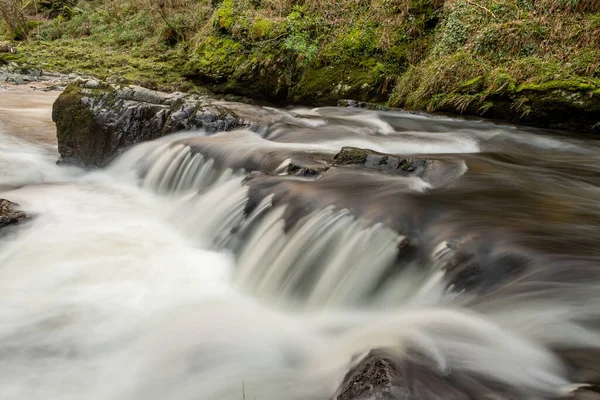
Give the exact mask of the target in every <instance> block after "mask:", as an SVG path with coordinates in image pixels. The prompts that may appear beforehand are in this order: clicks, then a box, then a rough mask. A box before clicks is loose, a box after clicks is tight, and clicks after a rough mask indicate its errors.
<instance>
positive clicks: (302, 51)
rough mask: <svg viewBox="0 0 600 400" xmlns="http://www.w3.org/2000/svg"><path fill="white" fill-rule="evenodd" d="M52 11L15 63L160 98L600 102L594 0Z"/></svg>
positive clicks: (230, 2)
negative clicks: (170, 93) (201, 90)
mask: <svg viewBox="0 0 600 400" xmlns="http://www.w3.org/2000/svg"><path fill="white" fill-rule="evenodd" d="M0 1H17V0H0ZM38 1H39V2H41V1H42V0H38ZM57 3H60V4H58V6H57ZM63 3H64V4H63ZM53 4H54V5H53V6H52V7H54V8H52V7H50V10H49V9H46V10H41V9H36V10H34V11H32V10H31V9H30V8H27V7H26V8H22V10H23V13H24V15H25V16H26V17H27V19H28V22H27V26H28V28H27V29H28V32H27V35H28V38H29V40H26V41H24V42H23V43H22V44H21V45H20V47H19V49H20V50H21V51H20V52H19V54H17V55H16V56H11V57H14V60H16V61H20V62H26V63H30V64H35V65H41V66H42V67H44V68H47V69H49V70H57V71H64V72H66V71H69V72H70V71H73V72H83V73H90V74H94V75H98V76H99V77H102V78H104V77H109V76H118V77H120V79H123V80H126V81H129V82H136V83H142V84H144V85H146V86H150V87H158V88H169V87H174V88H183V89H192V88H194V87H195V84H198V83H200V84H202V85H207V86H209V87H210V88H212V89H213V90H216V91H220V92H226V93H227V92H230V93H235V94H243V95H246V96H251V97H256V98H266V99H269V100H276V101H283V102H296V103H298V102H299V103H311V104H333V103H335V102H336V101H337V100H338V99H339V98H349V97H351V98H355V99H357V100H362V101H373V102H379V103H383V102H387V103H388V104H389V105H390V106H400V107H405V108H416V109H426V110H429V111H435V110H444V111H454V112H468V113H480V114H485V113H487V112H490V111H492V110H494V105H495V104H499V103H498V102H499V100H501V101H502V102H504V103H505V102H508V103H509V107H510V109H512V110H516V112H518V113H519V114H520V115H527V114H528V113H530V112H531V110H530V105H531V103H530V102H528V101H526V100H524V99H522V98H520V97H519V96H520V93H522V92H523V90H524V88H527V90H528V92H534V91H537V92H540V91H544V90H546V91H556V90H558V89H557V88H560V90H562V91H582V92H585V93H589V94H590V96H591V97H594V96H596V95H595V93H597V92H598V90H600V89H599V88H600V2H599V1H598V0H535V1H534V0H445V1H444V0H372V1H367V0H339V1H335V2H331V1H326V0H304V1H302V2H298V1H295V0H161V1H159V2H157V1H155V0H95V1H87V0H80V1H79V3H77V5H73V4H71V3H68V4H67V3H66V2H61V1H57V0H54V3H53ZM61 4H62V6H61ZM61 7H62V8H61ZM52 13H53V15H52V18H50V16H51V15H50V14H52ZM57 13H58V14H57ZM13 31H14V29H11V28H9V27H8V25H7V24H5V25H4V28H0V34H4V35H5V36H10V35H14V32H13ZM534 88H535V90H534Z"/></svg>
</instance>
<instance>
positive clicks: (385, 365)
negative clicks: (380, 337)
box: [332, 351, 408, 400]
mask: <svg viewBox="0 0 600 400" xmlns="http://www.w3.org/2000/svg"><path fill="white" fill-rule="evenodd" d="M407 394H408V393H406V390H405V389H404V388H403V385H402V379H401V377H400V376H399V371H398V368H397V367H396V365H395V363H394V361H393V360H392V359H391V358H389V357H386V356H385V355H384V354H382V353H381V352H379V351H374V352H371V353H370V354H369V355H368V356H367V357H365V359H364V360H363V361H361V362H360V363H359V364H358V366H357V367H355V368H354V369H353V370H351V371H350V372H348V374H346V376H345V378H344V382H343V383H342V385H341V387H340V388H339V389H338V391H337V393H336V394H335V395H334V396H333V398H332V400H360V399H376V400H396V399H404V398H408V396H407Z"/></svg>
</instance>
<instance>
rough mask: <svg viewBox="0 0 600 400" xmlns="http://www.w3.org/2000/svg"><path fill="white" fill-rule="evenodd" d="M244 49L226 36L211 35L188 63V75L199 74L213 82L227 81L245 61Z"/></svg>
mask: <svg viewBox="0 0 600 400" xmlns="http://www.w3.org/2000/svg"><path fill="white" fill-rule="evenodd" d="M243 52H244V48H243V46H242V45H241V44H240V43H239V42H236V41H235V40H233V39H231V38H228V37H225V36H215V35H209V36H206V37H205V38H204V40H202V42H200V43H199V44H198V46H197V47H196V49H195V50H194V53H193V54H192V56H191V57H190V59H189V60H188V62H187V63H186V65H185V67H184V71H185V73H187V74H190V75H194V74H199V75H202V76H206V77H208V78H209V79H212V80H220V79H225V78H226V77H228V76H231V75H233V74H234V73H235V72H236V69H237V68H238V66H239V64H240V63H241V62H242V61H243V60H242V58H243V57H244V54H243Z"/></svg>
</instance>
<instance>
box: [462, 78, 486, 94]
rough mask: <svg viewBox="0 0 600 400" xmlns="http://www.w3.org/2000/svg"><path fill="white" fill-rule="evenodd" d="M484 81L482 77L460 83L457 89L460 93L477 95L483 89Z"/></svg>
mask: <svg viewBox="0 0 600 400" xmlns="http://www.w3.org/2000/svg"><path fill="white" fill-rule="evenodd" d="M484 81H485V79H484V78H483V76H482V75H479V76H478V77H476V78H473V79H469V80H468V81H466V82H464V83H462V84H461V85H460V87H459V89H458V91H459V92H461V93H471V94H472V93H477V92H479V91H481V89H482V88H483V84H484Z"/></svg>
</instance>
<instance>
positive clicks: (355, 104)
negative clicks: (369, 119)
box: [337, 99, 401, 111]
mask: <svg viewBox="0 0 600 400" xmlns="http://www.w3.org/2000/svg"><path fill="white" fill-rule="evenodd" d="M337 106H338V107H350V108H365V109H367V110H374V111H401V109H399V108H390V107H385V106H382V105H380V104H377V103H367V102H364V101H358V100H351V99H341V100H338V103H337Z"/></svg>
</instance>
